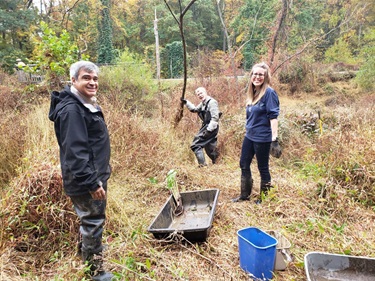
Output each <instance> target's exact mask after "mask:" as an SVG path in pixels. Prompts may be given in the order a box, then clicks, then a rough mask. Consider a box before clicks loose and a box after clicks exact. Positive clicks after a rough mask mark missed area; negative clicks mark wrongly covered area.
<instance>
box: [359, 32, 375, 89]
mask: <svg viewBox="0 0 375 281" xmlns="http://www.w3.org/2000/svg"><path fill="white" fill-rule="evenodd" d="M364 40H365V42H366V43H368V44H364V47H363V48H362V49H361V56H362V57H363V64H362V66H361V67H360V69H359V72H358V74H357V77H356V81H357V83H358V84H359V86H361V87H362V88H364V89H365V90H373V89H374V87H375V86H374V85H375V44H374V41H375V30H371V31H370V32H369V33H367V34H366V35H365V38H364Z"/></svg>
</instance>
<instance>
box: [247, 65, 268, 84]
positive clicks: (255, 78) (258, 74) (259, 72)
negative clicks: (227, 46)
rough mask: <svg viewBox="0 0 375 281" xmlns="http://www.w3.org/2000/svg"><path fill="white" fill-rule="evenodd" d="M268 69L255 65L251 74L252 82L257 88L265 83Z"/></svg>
mask: <svg viewBox="0 0 375 281" xmlns="http://www.w3.org/2000/svg"><path fill="white" fill-rule="evenodd" d="M266 72H267V71H266V70H265V69H264V68H261V67H255V68H254V69H253V72H252V74H251V82H252V83H253V85H254V86H255V88H260V87H261V86H262V85H263V83H264V76H265V75H266Z"/></svg>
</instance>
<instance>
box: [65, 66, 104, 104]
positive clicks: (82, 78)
mask: <svg viewBox="0 0 375 281" xmlns="http://www.w3.org/2000/svg"><path fill="white" fill-rule="evenodd" d="M72 83H73V86H74V87H75V88H76V89H77V90H78V91H79V92H80V93H81V94H82V95H84V96H85V97H87V98H92V97H94V96H95V95H96V92H97V91H98V87H99V83H98V75H97V73H96V72H95V71H93V72H90V73H89V72H87V71H85V70H84V69H81V70H80V71H79V74H78V79H75V78H74V77H72Z"/></svg>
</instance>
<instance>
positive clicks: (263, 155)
mask: <svg viewBox="0 0 375 281" xmlns="http://www.w3.org/2000/svg"><path fill="white" fill-rule="evenodd" d="M270 147H271V143H270V142H253V141H251V140H249V139H248V138H246V137H245V138H244V140H243V143H242V149H241V158H240V168H241V175H242V176H245V177H251V170H250V165H251V162H252V161H253V158H254V156H256V158H257V163H258V170H259V173H260V179H261V181H262V182H271V174H270V170H269V159H270Z"/></svg>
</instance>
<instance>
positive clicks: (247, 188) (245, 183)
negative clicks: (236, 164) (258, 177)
mask: <svg viewBox="0 0 375 281" xmlns="http://www.w3.org/2000/svg"><path fill="white" fill-rule="evenodd" d="M253 182H254V181H253V179H252V178H251V177H250V176H241V195H240V196H239V197H237V198H233V199H232V202H241V201H248V200H250V194H251V190H252V189H253Z"/></svg>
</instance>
